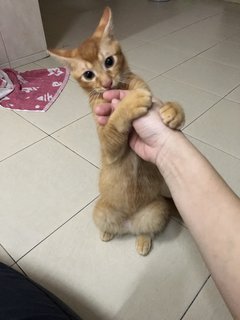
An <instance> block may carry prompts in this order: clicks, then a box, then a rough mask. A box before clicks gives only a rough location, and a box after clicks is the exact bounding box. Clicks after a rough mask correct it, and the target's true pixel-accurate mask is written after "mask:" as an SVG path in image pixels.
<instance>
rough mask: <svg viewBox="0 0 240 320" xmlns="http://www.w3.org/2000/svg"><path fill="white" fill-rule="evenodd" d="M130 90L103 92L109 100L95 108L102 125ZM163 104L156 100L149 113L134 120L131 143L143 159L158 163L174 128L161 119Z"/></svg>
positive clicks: (104, 96)
mask: <svg viewBox="0 0 240 320" xmlns="http://www.w3.org/2000/svg"><path fill="white" fill-rule="evenodd" d="M127 94H128V91H125V90H110V91H106V92H104V94H103V98H104V99H105V100H106V101H107V102H106V103H103V104H101V105H99V106H97V107H96V108H95V113H96V116H97V121H98V123H99V124H100V125H106V123H107V121H108V119H109V117H110V115H111V114H112V112H114V110H115V109H116V108H117V105H118V103H119V101H120V100H122V99H123V98H124V97H125V96H126V95H127ZM161 106H162V103H161V102H160V101H157V100H154V102H153V106H152V108H151V109H150V110H149V111H148V113H147V114H146V115H145V116H143V117H141V118H139V119H137V120H135V121H133V128H134V129H135V130H133V132H132V134H131V136H130V140H129V145H130V147H131V148H132V149H133V151H135V152H136V153H137V154H138V155H139V156H140V157H141V158H142V159H144V160H146V161H150V162H153V163H155V164H156V163H157V161H158V159H159V157H161V151H162V147H163V146H164V144H165V143H166V141H167V139H168V138H169V137H170V136H171V134H172V133H173V130H171V129H169V128H168V127H167V126H165V125H164V124H163V122H162V120H161V117H160V113H159V109H160V107H161Z"/></svg>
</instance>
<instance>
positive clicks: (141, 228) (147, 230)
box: [131, 197, 170, 255]
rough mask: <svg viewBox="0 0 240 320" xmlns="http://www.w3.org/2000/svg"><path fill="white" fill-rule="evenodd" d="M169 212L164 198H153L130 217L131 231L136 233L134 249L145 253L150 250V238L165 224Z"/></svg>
mask: <svg viewBox="0 0 240 320" xmlns="http://www.w3.org/2000/svg"><path fill="white" fill-rule="evenodd" d="M169 214H170V208H169V206H168V202H167V201H166V200H165V199H164V198H162V197H161V198H160V199H159V200H155V201H153V202H151V203H150V204H148V205H146V206H145V207H143V208H141V209H140V210H139V211H138V212H137V213H135V215H134V216H133V217H132V219H131V222H132V223H131V228H132V232H133V233H135V234H136V235H137V239H136V250H137V252H138V253H139V254H140V255H147V254H148V253H149V252H150V250H151V244H152V239H153V237H154V235H155V234H156V233H159V232H161V231H162V230H163V229H164V227H165V226H166V224H167V222H168V219H169Z"/></svg>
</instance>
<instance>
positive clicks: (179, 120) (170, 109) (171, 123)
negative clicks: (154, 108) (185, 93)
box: [159, 102, 185, 129]
mask: <svg viewBox="0 0 240 320" xmlns="http://www.w3.org/2000/svg"><path fill="white" fill-rule="evenodd" d="M159 112H160V116H161V119H162V121H163V123H164V124H165V125H166V126H168V127H170V128H172V129H179V128H180V127H182V126H183V124H184V120H185V116H184V112H183V109H182V107H181V106H180V105H179V104H178V103H176V102H166V103H165V104H164V105H163V106H162V107H161V108H160V109H159Z"/></svg>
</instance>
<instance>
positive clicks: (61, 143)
mask: <svg viewBox="0 0 240 320" xmlns="http://www.w3.org/2000/svg"><path fill="white" fill-rule="evenodd" d="M49 137H50V138H52V139H53V140H54V141H56V142H57V143H59V144H60V145H62V146H63V147H65V148H66V149H68V150H69V151H71V152H73V153H74V154H75V155H77V156H79V157H80V158H81V159H83V160H85V161H87V162H88V163H89V164H91V165H92V166H94V167H95V168H96V169H99V167H98V166H96V165H95V164H94V163H92V162H91V161H89V160H88V159H87V158H84V157H83V156H81V155H80V154H79V153H77V152H76V151H74V150H73V149H71V148H70V147H68V146H66V145H65V144H64V143H63V142H61V141H59V140H57V139H56V138H55V137H52V136H49Z"/></svg>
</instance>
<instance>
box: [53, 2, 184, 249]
mask: <svg viewBox="0 0 240 320" xmlns="http://www.w3.org/2000/svg"><path fill="white" fill-rule="evenodd" d="M50 53H51V54H52V55H53V56H56V57H58V58H59V59H61V60H62V61H64V62H65V63H67V64H68V65H69V66H70V68H71V70H72V74H73V76H74V77H75V78H76V79H77V81H78V82H79V84H80V86H81V87H82V88H83V89H84V90H85V91H86V92H87V93H88V95H89V101H90V105H91V107H92V109H94V108H95V106H96V105H98V104H99V103H102V102H103V101H104V100H103V98H102V93H103V92H104V91H105V90H106V86H110V88H118V89H128V90H131V91H130V93H129V94H128V95H127V96H126V97H125V98H124V99H123V100H122V101H121V102H120V103H119V106H118V108H117V109H116V110H115V111H114V113H113V114H112V115H111V116H110V118H109V121H108V123H107V124H106V125H105V126H99V125H98V124H97V129H98V135H99V139H100V144H101V154H102V166H101V172H100V179H99V189H100V198H99V199H98V201H97V203H96V206H95V209H94V214H93V218H94V221H95V223H96V225H97V227H98V228H99V230H100V236H101V239H102V240H103V241H109V240H111V239H112V238H113V237H114V236H115V235H118V234H123V233H126V232H128V233H133V234H135V235H137V238H136V250H137V252H138V253H139V254H141V255H146V254H148V252H149V251H150V249H151V241H152V238H153V236H154V235H155V234H156V233H158V232H160V231H161V230H162V229H163V228H164V226H165V225H166V223H167V220H168V217H169V208H168V204H167V201H166V200H165V198H164V196H166V195H167V194H168V195H169V192H168V191H167V190H168V188H167V187H166V184H165V182H164V180H163V178H162V176H161V174H160V173H159V171H158V169H157V168H156V167H155V166H154V165H153V164H151V163H147V162H145V161H143V160H141V159H140V158H139V157H138V156H137V155H136V154H135V153H134V152H133V151H132V150H131V149H130V147H129V145H128V139H129V133H130V130H131V123H132V121H133V120H135V119H137V118H138V117H141V116H143V115H145V114H146V113H147V112H148V109H149V108H150V107H151V105H152V95H151V91H150V89H149V87H148V85H147V84H146V83H145V82H144V81H143V80H142V79H141V78H139V77H138V76H137V75H135V74H133V73H132V72H131V71H130V69H129V67H128V64H127V61H126V59H125V57H124V54H123V53H122V50H121V47H120V45H119V43H118V42H117V41H116V39H115V38H114V36H113V32H112V14H111V10H110V9H109V8H108V7H107V8H106V9H105V10H104V13H103V16H102V18H101V20H100V23H99V25H98V27H97V29H96V31H95V32H94V34H93V35H92V36H91V37H90V38H89V39H87V40H86V41H84V42H83V43H82V44H81V45H80V47H79V48H77V49H73V50H63V49H61V50H59V49H55V50H52V51H50ZM108 57H114V61H115V62H114V65H113V66H112V67H110V68H106V66H104V63H105V61H106V59H107V58H108ZM86 71H92V72H94V74H95V77H94V78H93V79H91V80H86V79H85V78H84V72H86ZM160 114H161V116H162V119H163V121H164V123H165V124H166V125H168V126H170V127H171V128H177V127H179V126H180V125H181V123H182V122H183V119H184V114H183V112H182V109H181V107H180V106H179V105H178V104H175V103H172V102H168V103H166V104H164V106H162V105H161V108H160Z"/></svg>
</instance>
